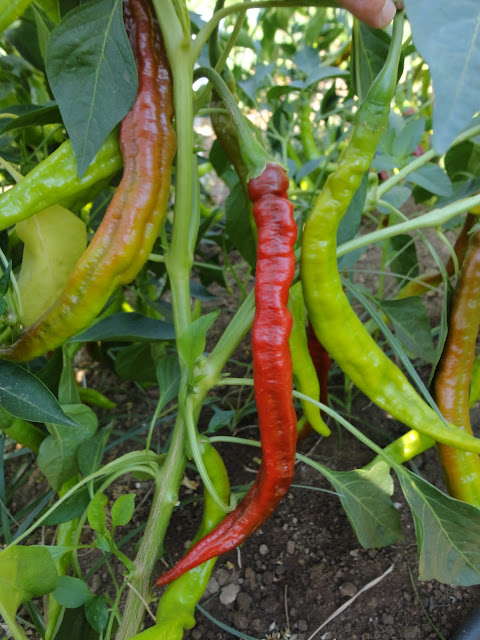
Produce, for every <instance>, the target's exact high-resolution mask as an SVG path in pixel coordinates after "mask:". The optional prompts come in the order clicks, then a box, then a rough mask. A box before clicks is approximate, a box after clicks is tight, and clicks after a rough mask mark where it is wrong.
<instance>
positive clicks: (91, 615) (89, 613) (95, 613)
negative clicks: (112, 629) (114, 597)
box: [85, 596, 108, 633]
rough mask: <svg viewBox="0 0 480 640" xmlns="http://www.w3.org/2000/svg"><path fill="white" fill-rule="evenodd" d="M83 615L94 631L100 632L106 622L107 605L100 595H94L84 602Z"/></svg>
mask: <svg viewBox="0 0 480 640" xmlns="http://www.w3.org/2000/svg"><path fill="white" fill-rule="evenodd" d="M85 615H86V617H87V620H88V622H89V623H90V625H91V626H92V627H93V628H94V629H95V631H97V632H98V633H102V631H103V630H104V629H105V627H106V626H107V622H108V607H107V604H106V602H105V600H104V599H103V598H102V596H95V597H94V598H91V599H90V600H87V602H85Z"/></svg>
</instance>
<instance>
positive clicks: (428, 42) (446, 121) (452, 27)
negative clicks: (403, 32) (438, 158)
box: [405, 0, 480, 153]
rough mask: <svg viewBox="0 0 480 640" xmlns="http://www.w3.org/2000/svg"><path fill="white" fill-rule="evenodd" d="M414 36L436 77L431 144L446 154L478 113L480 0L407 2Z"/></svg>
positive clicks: (415, 0) (479, 95)
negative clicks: (479, 0) (477, 79)
mask: <svg viewBox="0 0 480 640" xmlns="http://www.w3.org/2000/svg"><path fill="white" fill-rule="evenodd" d="M405 5H406V8H407V13H408V19H409V21H410V25H411V28H412V34H413V40H414V43H415V46H416V47H417V49H418V51H419V53H420V55H421V56H422V57H423V58H424V59H425V61H426V62H427V64H428V66H429V69H430V73H431V75H432V80H433V89H434V92H435V109H434V113H433V145H434V147H435V150H436V151H437V152H438V153H444V152H445V151H446V150H447V149H448V147H449V146H450V145H451V143H452V142H453V140H454V138H455V137H456V136H457V135H458V134H459V133H460V132H461V131H462V129H464V128H465V127H467V126H468V125H469V123H470V121H471V119H472V117H473V116H474V114H475V113H476V112H477V111H478V105H479V104H480V85H479V84H478V82H476V78H477V77H478V72H479V69H480V29H479V28H478V25H479V21H480V4H479V3H478V0H455V2H442V3H441V6H439V3H438V0H405Z"/></svg>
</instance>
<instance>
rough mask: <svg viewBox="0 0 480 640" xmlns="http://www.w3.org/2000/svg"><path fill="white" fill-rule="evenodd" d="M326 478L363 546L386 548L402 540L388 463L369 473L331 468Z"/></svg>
mask: <svg viewBox="0 0 480 640" xmlns="http://www.w3.org/2000/svg"><path fill="white" fill-rule="evenodd" d="M325 476H326V478H327V479H328V480H329V481H330V482H331V483H332V484H333V486H334V487H335V490H336V491H337V493H338V495H339V498H340V500H341V502H342V506H343V508H344V509H345V513H346V514H347V517H348V519H349V521H350V524H351V525H352V528H353V530H354V531H355V534H356V536H357V538H358V541H359V542H360V544H361V545H362V547H366V548H374V547H375V548H378V547H385V546H387V545H389V544H393V543H394V542H396V541H397V540H399V539H400V537H401V524H400V517H399V515H398V513H397V510H396V509H395V507H394V506H393V503H392V501H391V500H390V496H391V495H392V494H393V480H392V477H391V475H390V468H389V466H388V465H387V464H386V463H385V462H383V461H381V462H377V464H375V465H374V466H373V467H372V468H371V469H368V470H365V469H355V470H354V471H332V470H331V469H328V473H325Z"/></svg>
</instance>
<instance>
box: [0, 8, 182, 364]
mask: <svg viewBox="0 0 480 640" xmlns="http://www.w3.org/2000/svg"><path fill="white" fill-rule="evenodd" d="M124 19H125V26H126V29H127V33H128V35H129V37H130V41H131V43H132V48H133V52H134V55H135V59H136V62H137V67H138V79H139V86H138V92H137V97H136V100H135V103H134V105H133V107H132V110H131V111H130V112H129V113H128V115H127V116H126V117H125V118H124V120H123V121H122V124H121V128H120V147H121V152H122V156H123V160H124V173H123V178H122V180H121V182H120V185H119V187H118V189H117V191H116V192H115V195H114V197H113V199H112V202H111V204H110V206H109V207H108V210H107V212H106V213H105V216H104V219H103V221H102V223H101V225H100V227H99V228H98V230H97V232H96V234H95V236H94V237H93V240H92V242H91V243H90V245H89V246H88V248H87V250H86V251H85V253H84V254H83V256H82V257H81V258H80V260H79V261H78V262H77V264H76V266H75V268H74V270H73V272H72V274H71V275H70V278H69V280H68V282H67V284H66V287H65V289H64V291H63V293H62V294H61V296H60V297H59V298H58V300H57V301H56V302H55V303H54V304H53V305H52V306H51V307H50V309H48V310H47V311H46V312H45V313H44V314H43V316H41V317H40V318H39V319H38V320H37V321H36V322H35V323H34V324H32V325H31V326H30V327H29V328H28V329H27V330H26V331H25V332H24V333H23V334H21V335H20V336H19V338H18V340H17V341H16V342H15V343H14V344H13V345H11V346H5V347H2V348H1V349H0V357H2V358H7V359H10V360H16V361H25V360H31V359H32V358H35V357H37V356H40V355H42V354H44V353H46V352H47V351H50V350H52V349H54V348H56V347H58V346H59V345H61V344H63V343H64V342H65V341H66V340H68V338H70V337H71V336H73V335H75V334H76V333H79V332H80V331H82V330H83V329H85V328H86V327H88V326H89V325H90V324H91V323H92V321H93V320H94V319H95V317H96V316H97V315H98V313H99V312H100V311H101V310H102V308H103V307H104V305H105V303H106V302H107V300H108V298H109V297H110V296H111V294H112V293H113V291H114V290H115V289H116V288H117V287H119V286H121V285H124V284H128V283H129V282H131V281H132V280H133V278H135V276H136V275H137V274H138V272H139V271H140V269H141V268H142V267H143V265H144V264H145V262H146V261H147V259H148V256H149V254H150V252H151V250H152V247H153V243H154V242H155V240H156V238H157V236H158V233H159V231H160V228H161V226H162V224H163V221H164V218H165V213H166V207H167V202H168V196H169V192H170V174H171V165H172V161H173V157H174V155H175V150H176V136H175V132H174V130H173V128H172V118H173V102H172V80H171V76H170V68H169V65H168V60H167V58H166V53H165V49H164V46H163V41H162V37H161V33H160V30H159V28H158V24H157V23H156V20H155V19H154V14H153V9H152V8H151V6H150V4H149V2H147V0H128V1H127V2H125V3H124Z"/></svg>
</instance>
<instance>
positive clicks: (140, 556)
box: [115, 417, 186, 640]
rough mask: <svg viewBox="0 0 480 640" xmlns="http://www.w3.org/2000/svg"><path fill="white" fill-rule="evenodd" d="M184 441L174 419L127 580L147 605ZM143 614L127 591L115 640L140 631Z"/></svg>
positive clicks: (140, 605) (174, 499)
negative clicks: (166, 450) (170, 439)
mask: <svg viewBox="0 0 480 640" xmlns="http://www.w3.org/2000/svg"><path fill="white" fill-rule="evenodd" d="M184 438H185V427H184V424H183V420H182V419H181V418H180V417H178V418H177V422H176V424H175V428H174V431H173V436H172V441H171V444H170V448H169V450H168V453H167V457H166V459H165V463H164V465H163V467H162V469H161V471H160V472H159V473H158V475H157V477H156V479H155V494H154V496H153V502H152V506H151V509H150V513H149V515H148V520H147V526H146V527H145V531H144V533H143V537H142V541H141V543H140V547H139V549H138V553H137V556H136V558H135V570H134V572H133V574H132V575H131V579H130V584H131V585H132V586H133V587H134V588H135V590H136V591H137V592H138V593H140V594H141V596H142V598H143V599H144V600H146V601H147V602H148V601H150V600H151V595H150V594H151V580H152V573H153V570H154V568H155V564H156V562H157V560H158V557H159V555H160V549H161V544H162V542H163V539H164V537H165V533H166V531H167V527H168V523H169V522H170V517H171V515H172V511H173V509H174V507H175V505H176V503H177V496H178V487H179V486H180V482H181V481H182V478H183V473H184V470H185V464H186V460H185V454H184ZM144 613H145V607H144V605H143V602H142V600H141V599H140V598H139V597H138V595H137V593H135V591H134V590H133V589H129V592H128V595H127V601H126V604H125V609H124V612H123V617H122V622H121V624H120V627H119V629H118V631H117V634H116V636H115V640H128V639H129V638H132V637H133V636H134V635H136V634H137V633H138V632H139V631H140V628H141V625H142V620H143V616H144Z"/></svg>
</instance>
